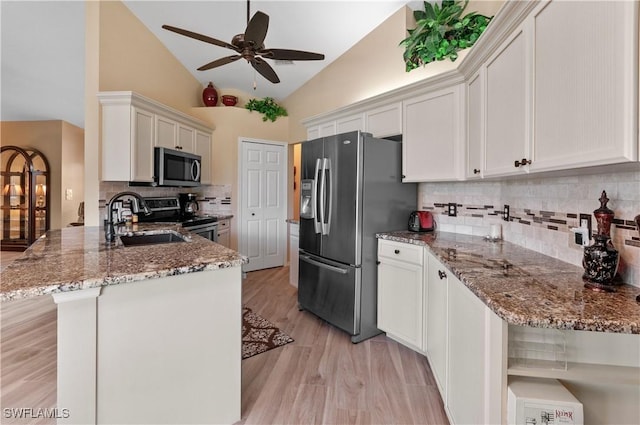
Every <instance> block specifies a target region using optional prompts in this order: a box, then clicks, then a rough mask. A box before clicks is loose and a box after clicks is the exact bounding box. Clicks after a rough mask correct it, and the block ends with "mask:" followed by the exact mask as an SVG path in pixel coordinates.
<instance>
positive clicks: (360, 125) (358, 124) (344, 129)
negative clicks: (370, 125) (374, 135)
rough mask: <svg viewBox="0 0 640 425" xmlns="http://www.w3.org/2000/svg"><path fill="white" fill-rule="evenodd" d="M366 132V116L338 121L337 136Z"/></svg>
mask: <svg viewBox="0 0 640 425" xmlns="http://www.w3.org/2000/svg"><path fill="white" fill-rule="evenodd" d="M358 130H360V131H364V114H355V115H349V116H346V117H343V118H339V119H337V120H336V134H342V133H348V132H349V131H358Z"/></svg>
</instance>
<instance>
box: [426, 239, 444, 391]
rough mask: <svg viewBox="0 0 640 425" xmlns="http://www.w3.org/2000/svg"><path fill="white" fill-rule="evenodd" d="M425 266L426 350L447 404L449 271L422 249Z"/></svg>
mask: <svg viewBox="0 0 640 425" xmlns="http://www.w3.org/2000/svg"><path fill="white" fill-rule="evenodd" d="M425 257H426V261H425V264H426V265H427V267H426V270H427V273H426V282H427V294H428V296H427V300H426V305H427V312H426V313H427V314H426V315H425V317H426V324H425V327H426V338H425V341H426V344H425V351H426V352H427V357H428V359H429V364H430V365H431V370H432V371H433V375H434V376H435V378H436V383H437V384H438V388H439V389H440V394H442V398H443V399H444V401H445V403H446V398H445V397H446V393H447V392H446V388H447V354H448V353H447V331H448V329H447V328H448V326H447V323H448V320H447V288H448V276H449V274H450V272H448V271H447V270H446V269H445V267H444V266H443V265H442V264H441V263H440V261H438V260H437V259H435V257H434V256H433V255H431V254H430V253H428V252H426V250H425Z"/></svg>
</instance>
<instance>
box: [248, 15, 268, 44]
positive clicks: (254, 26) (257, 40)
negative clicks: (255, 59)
mask: <svg viewBox="0 0 640 425" xmlns="http://www.w3.org/2000/svg"><path fill="white" fill-rule="evenodd" d="M268 29H269V15H267V14H264V13H262V12H260V11H257V12H256V13H255V15H253V18H251V20H250V21H249V23H248V24H247V29H246V30H245V31H244V41H245V42H252V43H253V45H254V46H255V47H257V48H260V47H262V46H263V43H264V38H265V37H266V36H267V30H268Z"/></svg>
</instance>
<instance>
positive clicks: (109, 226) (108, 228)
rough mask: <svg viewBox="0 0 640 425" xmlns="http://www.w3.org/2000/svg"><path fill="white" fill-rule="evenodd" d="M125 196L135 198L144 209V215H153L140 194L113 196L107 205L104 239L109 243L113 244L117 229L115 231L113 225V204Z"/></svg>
mask: <svg viewBox="0 0 640 425" xmlns="http://www.w3.org/2000/svg"><path fill="white" fill-rule="evenodd" d="M123 196H133V197H134V198H136V200H137V201H138V208H142V212H143V213H144V215H149V214H151V211H149V208H148V207H147V203H146V202H145V201H144V199H143V198H142V196H140V195H139V194H137V193H135V192H120V193H116V194H115V195H114V196H113V198H111V199H110V200H109V203H108V204H107V214H108V215H107V222H106V223H105V225H104V238H105V239H106V241H107V242H113V240H114V239H115V237H116V229H115V227H114V223H113V203H114V202H115V201H116V200H118V199H120V198H122V197H123Z"/></svg>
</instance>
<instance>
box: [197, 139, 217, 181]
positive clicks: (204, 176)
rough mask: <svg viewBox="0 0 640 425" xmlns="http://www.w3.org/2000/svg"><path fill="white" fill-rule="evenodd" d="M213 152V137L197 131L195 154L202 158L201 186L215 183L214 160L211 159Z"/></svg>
mask: <svg viewBox="0 0 640 425" xmlns="http://www.w3.org/2000/svg"><path fill="white" fill-rule="evenodd" d="M211 151H212V149H211V135H210V134H207V133H203V132H201V131H196V138H195V153H196V154H197V155H200V156H201V157H202V163H201V164H200V165H201V167H200V173H201V175H200V183H201V184H212V183H213V178H212V176H213V158H212V157H211Z"/></svg>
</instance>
